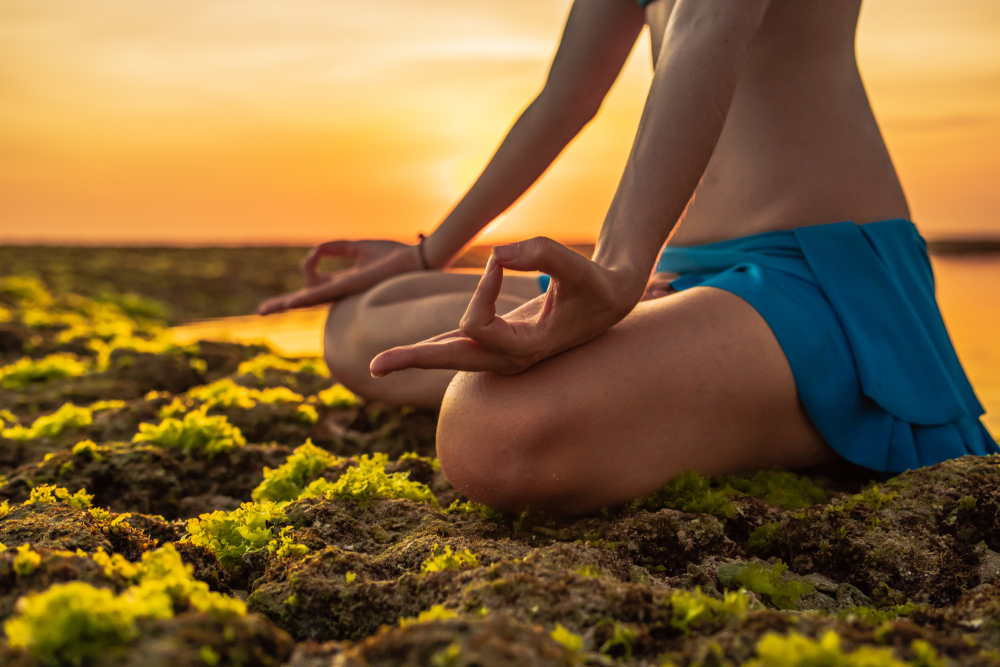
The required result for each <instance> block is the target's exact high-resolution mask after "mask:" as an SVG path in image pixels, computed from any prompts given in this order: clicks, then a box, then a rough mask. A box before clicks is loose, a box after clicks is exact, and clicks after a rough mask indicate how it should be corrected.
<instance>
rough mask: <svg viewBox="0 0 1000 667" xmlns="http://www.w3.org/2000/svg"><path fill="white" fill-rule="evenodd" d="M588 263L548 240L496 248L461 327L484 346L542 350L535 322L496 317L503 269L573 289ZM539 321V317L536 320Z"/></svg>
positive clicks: (527, 351)
mask: <svg viewBox="0 0 1000 667" xmlns="http://www.w3.org/2000/svg"><path fill="white" fill-rule="evenodd" d="M588 261H589V260H587V259H586V258H585V257H583V256H582V255H580V254H578V253H576V252H574V251H573V250H571V249H569V248H567V247H566V246H564V245H562V244H560V243H557V242H555V241H553V240H551V239H548V238H545V237H536V238H534V239H530V240H528V241H522V242H520V243H511V244H507V245H501V246H495V247H494V248H493V253H492V254H491V255H490V259H489V262H488V263H487V266H486V271H485V272H484V274H483V277H482V279H481V280H480V282H479V286H478V287H477V288H476V292H475V294H474V295H473V297H472V300H471V301H470V303H469V307H468V309H467V310H466V313H465V316H464V317H463V318H462V323H461V325H460V327H461V330H462V332H463V333H464V334H466V335H467V336H468V337H469V338H471V339H473V340H474V341H476V342H477V343H479V344H480V345H482V346H483V347H485V348H487V349H490V350H493V351H496V352H498V353H506V354H513V355H532V354H535V353H537V352H538V351H539V349H540V348H539V344H538V343H539V341H538V338H539V336H541V335H542V334H543V332H542V331H541V330H540V329H539V328H537V327H534V326H532V323H525V322H508V321H507V320H505V319H504V318H503V317H501V316H499V315H497V312H496V300H497V298H498V297H499V295H500V288H501V284H502V282H503V269H505V268H506V269H513V270H519V271H542V272H543V273H546V274H548V275H550V276H552V277H553V278H554V279H555V280H556V281H557V282H559V283H561V284H563V285H565V286H568V287H572V286H573V285H574V284H576V283H578V282H581V281H582V280H583V279H584V275H585V272H586V269H587V267H586V266H585V265H586V264H587V262H588ZM536 321H537V318H536Z"/></svg>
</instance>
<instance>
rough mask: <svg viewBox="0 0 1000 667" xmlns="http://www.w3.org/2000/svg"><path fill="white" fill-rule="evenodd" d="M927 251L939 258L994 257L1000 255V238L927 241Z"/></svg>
mask: <svg viewBox="0 0 1000 667" xmlns="http://www.w3.org/2000/svg"><path fill="white" fill-rule="evenodd" d="M927 250H928V252H930V254H932V255H935V256H937V257H947V256H951V255H992V254H995V253H1000V238H984V239H937V240H933V241H927Z"/></svg>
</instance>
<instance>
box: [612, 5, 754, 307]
mask: <svg viewBox="0 0 1000 667" xmlns="http://www.w3.org/2000/svg"><path fill="white" fill-rule="evenodd" d="M767 4H768V2H767V0H739V2H734V1H733V0H679V2H678V3H677V6H676V7H675V9H674V12H673V15H672V17H671V19H670V23H669V25H668V26H667V34H666V37H665V39H664V43H663V48H662V50H661V53H660V57H659V60H658V62H657V66H656V71H655V74H654V76H653V82H652V85H651V86H650V90H649V96H648V97H647V99H646V106H645V109H644V110H643V114H642V120H641V121H640V123H639V130H638V132H637V134H636V139H635V143H634V145H633V146H632V152H631V154H630V155H629V159H628V162H627V164H626V167H625V172H624V174H623V176H622V180H621V183H620V184H619V186H618V190H617V192H616V193H615V197H614V200H613V201H612V204H611V207H610V209H609V210H608V215H607V217H606V218H605V221H604V225H603V227H602V228H601V234H600V238H599V240H598V244H597V249H596V250H595V253H594V261H596V262H597V263H599V264H601V265H602V266H605V267H607V268H610V269H613V270H614V271H615V273H616V275H618V276H619V279H620V280H621V289H622V290H624V293H623V294H622V298H623V300H627V301H629V302H630V304H629V309H631V306H632V305H634V304H635V302H637V301H638V299H639V298H640V297H641V295H642V293H643V289H644V287H645V284H646V281H647V279H648V277H649V273H650V271H651V269H652V267H653V263H654V262H655V261H656V255H657V253H658V252H659V250H660V248H661V247H662V245H663V243H664V242H665V241H666V239H667V236H668V235H669V233H670V231H671V229H673V227H674V225H675V224H676V223H677V220H678V219H679V217H680V216H681V213H682V212H683V211H684V207H685V206H686V205H687V203H688V201H689V200H690V198H691V195H692V194H693V192H694V190H695V188H696V187H697V185H698V182H699V180H700V179H701V176H702V174H703V173H704V171H705V168H706V167H707V166H708V161H709V159H710V158H711V156H712V153H713V151H714V150H715V145H716V143H717V141H718V139H719V135H720V134H721V133H722V127H723V125H724V123H725V120H726V115H727V114H728V111H729V106H730V104H731V102H732V98H733V93H734V90H735V88H736V83H737V80H738V78H739V73H740V68H741V67H742V64H743V60H744V57H745V54H746V50H747V47H748V46H749V44H750V42H751V40H752V39H753V37H754V36H755V34H756V32H757V28H758V26H759V25H760V22H761V19H762V17H763V14H764V11H765V10H766V8H767ZM633 297H634V298H633Z"/></svg>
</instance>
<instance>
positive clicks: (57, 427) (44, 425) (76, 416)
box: [3, 403, 93, 440]
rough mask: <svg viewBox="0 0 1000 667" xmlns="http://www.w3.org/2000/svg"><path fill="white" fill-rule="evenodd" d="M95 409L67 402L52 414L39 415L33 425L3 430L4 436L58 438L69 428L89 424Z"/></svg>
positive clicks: (14, 438)
mask: <svg viewBox="0 0 1000 667" xmlns="http://www.w3.org/2000/svg"><path fill="white" fill-rule="evenodd" d="M92 422H93V411H91V410H90V409H88V408H82V407H77V406H75V405H73V404H72V403H67V404H65V405H63V406H62V407H61V408H59V409H58V410H56V411H55V412H54V413H53V414H51V415H45V416H43V417H39V418H38V419H36V420H35V421H34V422H32V424H31V426H27V427H26V426H20V425H18V426H15V427H13V428H8V429H4V430H3V437H5V438H9V439H11V440H37V439H39V438H56V437H58V436H59V435H61V434H62V433H64V432H65V431H67V430H69V429H76V428H80V427H83V426H89V425H90V424H91V423H92Z"/></svg>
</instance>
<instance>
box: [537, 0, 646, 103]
mask: <svg viewBox="0 0 1000 667" xmlns="http://www.w3.org/2000/svg"><path fill="white" fill-rule="evenodd" d="M643 25H645V13H644V12H643V10H642V8H641V7H640V6H639V5H638V4H637V3H636V2H635V0H576V1H575V2H574V3H573V7H572V9H570V12H569V18H567V19H566V27H565V28H564V29H563V34H562V39H561V40H560V42H559V48H558V49H557V50H556V55H555V58H553V60H552V67H551V68H550V69H549V75H548V78H547V80H546V82H545V88H544V89H543V90H542V94H541V95H540V97H541V98H543V99H545V100H546V101H548V102H549V103H551V104H555V105H559V106H560V107H563V108H565V109H567V110H578V111H580V112H581V113H586V115H587V117H588V120H589V118H590V117H593V115H594V114H596V113H597V111H598V109H600V106H601V102H602V101H603V100H604V97H605V95H607V93H608V91H609V90H610V89H611V86H612V84H613V83H614V82H615V79H616V78H617V77H618V73H619V72H620V71H621V68H622V66H623V65H624V64H625V60H626V59H627V58H628V54H629V53H630V52H631V51H632V46H633V45H634V44H635V40H636V38H637V37H638V36H639V33H640V32H641V31H642V27H643Z"/></svg>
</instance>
